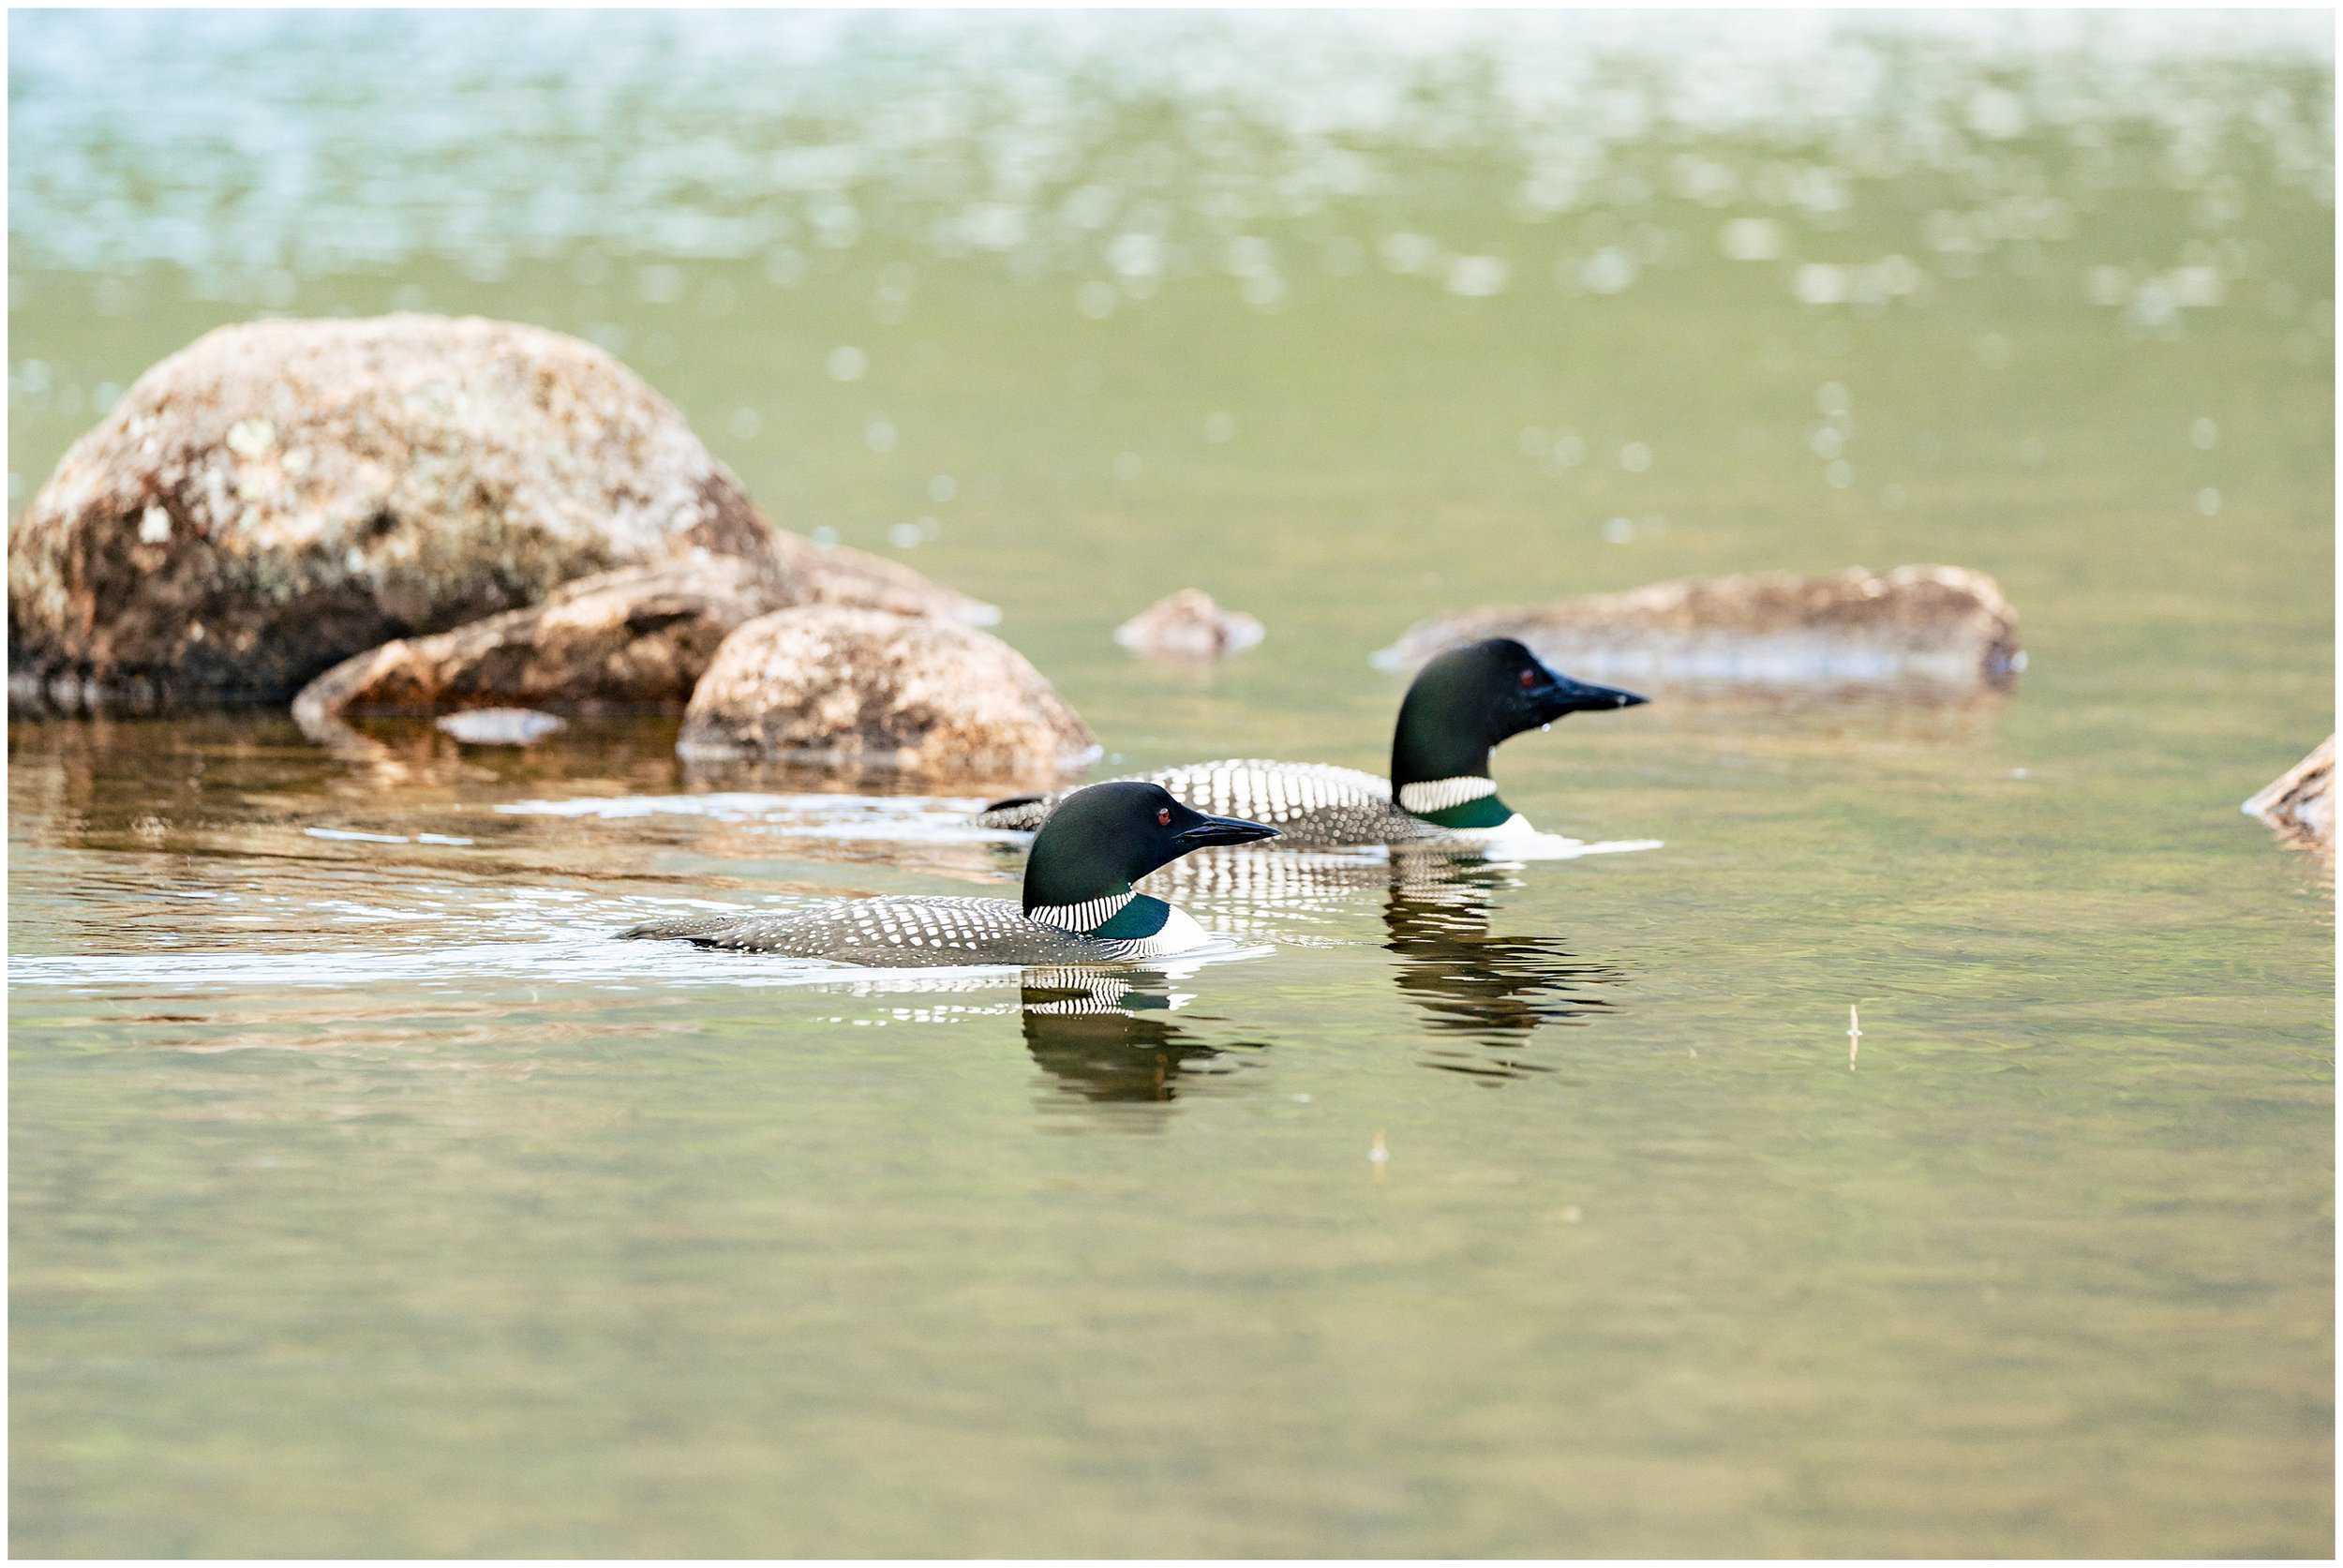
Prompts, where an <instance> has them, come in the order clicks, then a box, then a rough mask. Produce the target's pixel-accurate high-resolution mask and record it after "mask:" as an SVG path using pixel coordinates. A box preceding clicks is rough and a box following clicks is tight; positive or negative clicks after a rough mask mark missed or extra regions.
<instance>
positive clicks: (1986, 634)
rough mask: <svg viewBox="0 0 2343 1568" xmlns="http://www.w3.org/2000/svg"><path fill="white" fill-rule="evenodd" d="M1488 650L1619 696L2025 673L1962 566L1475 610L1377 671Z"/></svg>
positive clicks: (1450, 619) (1925, 682) (1436, 623)
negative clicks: (1510, 645)
mask: <svg viewBox="0 0 2343 1568" xmlns="http://www.w3.org/2000/svg"><path fill="white" fill-rule="evenodd" d="M1482 637H1517V638H1519V639H1520V640H1521V641H1522V642H1524V643H1526V644H1528V645H1529V646H1530V648H1531V649H1532V650H1534V651H1535V652H1536V653H1537V654H1538V656H1539V657H1541V658H1543V659H1545V661H1546V662H1547V663H1549V664H1552V665H1555V666H1556V667H1558V668H1560V669H1563V670H1567V671H1569V672H1570V673H1572V674H1574V675H1578V676H1583V677H1586V678H1589V679H1599V680H1617V681H1620V682H1622V683H1625V684H1634V683H1636V682H1644V683H1649V684H1651V685H1665V684H1681V685H1715V686H1779V687H1819V688H1828V687H1842V686H1849V687H1866V686H1875V687H1881V688H1896V687H1903V688H1910V689H1913V690H1914V691H1915V692H1918V693H1927V692H1931V691H1934V692H1958V691H1974V690H1978V689H1995V690H1997V689H2003V688H2007V687H2008V686H2010V685H2011V684H2013V683H2014V682H2015V680H2016V679H2017V675H2018V672H2019V671H2020V670H2021V669H2022V668H2023V667H2024V665H2025V654H2024V652H2023V651H2022V649H2021V647H2020V645H2019V641H2018V616H2017V612H2016V611H2015V610H2014V609H2012V608H2011V607H2010V605H2009V601H2008V600H2007V598H2005V597H2004V596H2003V594H2002V591H2001V588H2000V585H1998V584H1997V583H1995V582H1994V581H1993V579H1992V578H1991V577H1989V576H1986V575H1984V574H1983V573H1981V572H1972V571H1969V570H1967V569H1965V568H1963V567H1959V566H1899V567H1897V568H1896V569H1895V570H1893V571H1891V572H1885V573H1874V572H1871V571H1869V570H1866V569H1865V568H1862V567H1859V566H1858V567H1850V568H1848V569H1847V570H1846V571H1843V572H1834V573H1830V574H1828V575H1823V576H1799V575H1794V574H1790V573H1778V572H1768V573H1754V574H1751V575H1744V576H1729V577H1689V578H1684V579H1681V580H1679V581H1675V582H1664V583H1653V584H1650V585H1649V586H1648V587H1645V588H1638V589H1631V590H1627V591H1625V592H1622V593H1596V594H1588V595H1585V596H1583V597H1580V598H1574V599H1564V600H1560V601H1558V602H1556V603H1554V604H1550V605H1521V606H1512V607H1497V608H1486V609H1478V610H1469V611H1465V612H1463V613H1461V614H1457V615H1451V616H1442V617H1440V618H1438V619H1436V620H1426V621H1423V622H1421V623H1419V624H1417V625H1415V626H1413V627H1410V629H1409V630H1408V631H1407V632H1406V633H1405V634H1404V635H1402V636H1401V637H1400V638H1399V640H1398V641H1397V642H1395V643H1394V644H1393V645H1392V646H1391V647H1389V648H1387V649H1384V650H1382V651H1381V652H1380V653H1378V654H1376V655H1375V663H1376V664H1377V665H1378V666H1380V667H1381V668H1384V669H1392V670H1408V669H1413V668H1414V667H1415V666H1417V665H1421V664H1423V663H1424V661H1425V660H1426V659H1429V658H1430V657H1431V656H1432V655H1433V654H1435V653H1438V652H1440V650H1443V649H1447V648H1453V647H1455V646H1456V645H1457V644H1459V643H1465V642H1471V641H1474V640H1476V639H1479V638H1482Z"/></svg>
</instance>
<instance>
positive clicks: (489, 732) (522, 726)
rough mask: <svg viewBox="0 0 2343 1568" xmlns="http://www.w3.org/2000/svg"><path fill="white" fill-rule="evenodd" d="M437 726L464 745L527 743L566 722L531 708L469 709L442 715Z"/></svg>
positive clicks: (548, 733)
mask: <svg viewBox="0 0 2343 1568" xmlns="http://www.w3.org/2000/svg"><path fill="white" fill-rule="evenodd" d="M439 727H440V729H441V730H442V731H444V732H445V733H447V734H449V735H452V736H454V737H455V739H458V740H460V741H462V742H463V743H464V744H465V745H467V746H526V745H529V744H530V743H531V742H533V741H538V740H543V739H545V737H546V736H548V735H551V734H553V733H555V732H556V731H558V730H561V729H565V728H567V727H568V723H567V721H566V720H563V719H561V718H560V717H558V716H556V715H554V714H551V713H540V712H538V711H536V710H535V709H530V708H468V709H465V710H464V711H463V712H461V713H450V714H448V715H446V716H445V717H443V718H441V719H440V721H439Z"/></svg>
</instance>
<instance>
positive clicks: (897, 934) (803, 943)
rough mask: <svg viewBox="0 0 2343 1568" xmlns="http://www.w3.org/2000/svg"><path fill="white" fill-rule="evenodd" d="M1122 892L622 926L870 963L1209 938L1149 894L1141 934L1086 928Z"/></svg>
mask: <svg viewBox="0 0 2343 1568" xmlns="http://www.w3.org/2000/svg"><path fill="white" fill-rule="evenodd" d="M1142 897H1144V895H1142V894H1138V893H1123V894H1119V895H1116V896H1115V897H1112V898H1105V899H1095V900H1092V901H1091V902H1090V903H1082V904H1076V905H1071V906H1069V907H1067V908H1066V909H1037V910H1035V911H1034V914H1033V915H1032V916H1030V917H1029V916H1027V915H1026V914H1025V912H1024V911H1023V910H1022V909H1020V908H1019V907H1018V906H1017V905H1016V904H1013V903H1009V902H1007V900H1006V899H992V898H918V897H913V898H873V899H850V900H845V901H843V902H840V903H829V904H824V905H822V906H820V907H818V908H813V909H802V910H796V911H792V912H790V913H787V914H782V915H708V916H690V917H686V918H681V919H674V920H654V921H650V922H648V923H646V924H644V925H639V926H636V927H634V929H633V930H631V931H627V932H624V933H621V934H622V935H623V936H627V937H634V938H642V939H648V940H653V941H658V940H679V941H686V942H693V943H696V944H698V945H699V946H700V947H703V948H727V949H731V950H734V951H739V952H760V953H779V954H782V955H784V956H786V957H790V958H813V959H828V960H829V961H831V962H833V963H855V964H860V965H863V966H865V967H868V968H891V969H902V968H919V967H926V966H943V965H947V964H956V963H1016V964H1036V963H1071V964H1082V963H1134V962H1136V961H1139V960H1142V959H1149V958H1157V957H1161V956H1164V955H1167V954H1171V953H1179V952H1186V951H1187V950H1189V949H1190V948H1198V947H1201V946H1202V945H1203V944H1204V942H1205V941H1206V940H1208V938H1207V936H1206V933H1205V932H1204V930H1203V928H1202V927H1201V926H1199V925H1198V924H1197V923H1196V922H1195V920H1194V919H1192V918H1190V917H1189V916H1188V915H1187V913H1186V911H1184V910H1181V909H1177V908H1174V907H1173V906H1171V905H1170V904H1167V903H1162V901H1161V900H1157V899H1150V900H1148V901H1147V902H1148V903H1149V904H1150V905H1153V906H1156V907H1157V908H1159V909H1160V910H1161V911H1162V918H1161V923H1160V924H1159V925H1157V928H1156V929H1155V930H1154V931H1152V932H1150V933H1147V934H1145V935H1142V936H1119V937H1098V936H1089V935H1084V934H1082V928H1085V927H1091V926H1096V925H1099V924H1103V923H1104V922H1105V921H1106V920H1108V919H1111V918H1113V917H1114V916H1115V915H1117V914H1119V913H1120V912H1121V911H1122V910H1123V909H1124V908H1125V907H1126V906H1127V905H1129V904H1130V903H1132V902H1133V901H1134V900H1136V899H1140V898H1142Z"/></svg>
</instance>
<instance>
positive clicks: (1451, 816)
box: [977, 637, 1649, 845]
mask: <svg viewBox="0 0 2343 1568" xmlns="http://www.w3.org/2000/svg"><path fill="white" fill-rule="evenodd" d="M1648 700H1649V699H1648V698H1645V697H1640V696H1637V695H1636V694H1634V693H1633V692H1622V691H1619V690H1618V689H1616V688H1614V687H1610V686H1590V685H1588V684H1586V683H1585V682H1583V681H1577V680H1573V679H1570V677H1568V676H1566V675H1560V674H1558V673H1557V672H1555V671H1554V670H1551V669H1548V668H1547V667H1546V666H1545V664H1544V663H1543V662H1541V661H1540V660H1539V658H1538V656H1537V655H1536V654H1534V653H1532V652H1530V650H1528V649H1527V648H1524V647H1523V646H1522V645H1521V644H1520V643H1518V642H1515V640H1514V639H1513V638H1511V637H1491V638H1489V639H1487V640H1486V641H1484V642H1476V643H1468V644H1466V645H1465V646H1463V647H1461V648H1454V649H1451V650H1448V651H1447V652H1445V653H1442V654H1440V656H1439V657H1438V658H1436V659H1434V660H1432V661H1431V662H1430V663H1429V664H1427V665H1425V666H1424V668H1423V669H1422V670H1421V671H1419V672H1418V673H1417V675H1416V678H1415V681H1414V683H1413V684H1412V685H1410V687H1409V688H1408V694H1407V696H1406V698H1405V699H1404V700H1402V701H1401V703H1400V704H1399V722H1398V724H1397V725H1396V726H1395V728H1394V730H1393V732H1392V740H1391V777H1390V778H1389V779H1388V780H1384V779H1379V778H1377V777H1376V776H1375V775H1374V774H1372V773H1366V772H1361V771H1360V770H1359V769H1355V768H1333V767H1328V766H1325V765H1323V764H1321V763H1308V762H1264V761H1260V760H1258V759H1255V758H1250V757H1243V758H1235V759H1231V760H1228V761H1222V762H1193V763H1188V764H1186V766H1184V767H1179V768H1167V769H1162V770H1161V771H1159V772H1155V773H1148V774H1144V775H1142V778H1143V779H1144V780H1145V781H1146V782H1148V783H1150V784H1161V785H1162V786H1163V787H1165V788H1166V789H1169V790H1171V792H1172V793H1174V794H1176V795H1178V796H1179V797H1180V798H1181V799H1186V800H1193V801H1195V802H1196V803H1197V804H1198V805H1200V806H1202V807H1204V808H1205V809H1207V810H1210V811H1216V812H1217V811H1225V812H1233V813H1237V814H1242V815H1244V816H1248V817H1258V818H1260V819H1261V821H1263V822H1270V823H1275V824H1276V827H1277V829H1278V831H1279V832H1280V833H1281V834H1283V835H1284V837H1285V839H1286V840H1287V842H1288V843H1290V844H1307V845H1336V844H1397V843H1407V842H1410V841H1414V840H1425V839H1441V838H1467V837H1474V838H1477V837H1486V836H1490V835H1493V834H1498V833H1514V832H1520V831H1523V830H1526V829H1528V827H1529V823H1528V822H1527V821H1525V820H1524V819H1523V818H1522V816H1521V814H1519V813H1517V812H1515V810H1514V809H1513V808H1512V807H1511V806H1508V805H1507V804H1505V802H1504V801H1502V800H1500V799H1498V795H1497V784H1496V781H1495V780H1493V779H1491V778H1490V777H1489V750H1490V748H1491V747H1493V746H1495V745H1496V744H1497V743H1498V742H1499V741H1500V740H1504V739H1508V738H1509V737H1512V736H1515V735H1519V734H1520V733H1521V732H1522V731H1523V730H1525V729H1532V728H1536V727H1538V726H1541V725H1544V724H1551V723H1553V722H1554V721H1555V720H1556V719H1559V718H1561V717H1562V716H1563V715H1564V714H1567V713H1579V712H1586V711H1589V710H1592V711H1608V710H1609V709H1617V708H1634V707H1635V706H1637V705H1638V704H1641V703H1643V702H1646V701H1648ZM1067 799H1072V797H1071V796H1064V795H1023V796H1018V797H1016V798H1014V799H1007V800H996V801H994V802H993V803H992V805H990V806H987V807H986V808H985V809H984V810H983V811H982V812H981V813H979V814H977V822H978V823H979V824H980V825H981V826H984V827H987V828H1007V829H1033V828H1037V827H1039V826H1040V825H1041V824H1042V823H1043V822H1044V821H1045V820H1047V819H1048V817H1049V816H1050V814H1051V812H1052V808H1055V807H1057V806H1058V803H1059V802H1060V801H1061V800H1067Z"/></svg>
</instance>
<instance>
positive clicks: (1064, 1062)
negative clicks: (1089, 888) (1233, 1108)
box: [1020, 968, 1264, 1103]
mask: <svg viewBox="0 0 2343 1568" xmlns="http://www.w3.org/2000/svg"><path fill="white" fill-rule="evenodd" d="M1021 1000H1022V1008H1020V1011H1021V1013H1022V1018H1023V1022H1024V1031H1025V1049H1026V1050H1028V1051H1030V1052H1031V1053H1033V1059H1034V1060H1035V1061H1036V1062H1037V1063H1038V1064H1039V1065H1040V1066H1041V1067H1042V1068H1044V1069H1045V1070H1047V1071H1048V1072H1049V1073H1051V1074H1052V1076H1053V1077H1055V1078H1056V1079H1058V1081H1059V1086H1060V1089H1061V1091H1062V1092H1064V1093H1067V1094H1072V1095H1079V1096H1081V1097H1082V1098H1083V1099H1085V1100H1089V1101H1093V1102H1116V1101H1122V1102H1136V1103H1161V1102H1164V1101H1169V1100H1172V1099H1177V1098H1179V1097H1180V1095H1181V1093H1182V1091H1183V1089H1184V1088H1186V1087H1188V1086H1191V1085H1193V1084H1194V1083H1196V1082H1197V1081H1198V1080H1199V1079H1201V1078H1207V1077H1225V1076H1227V1075H1228V1074H1230V1073H1232V1072H1236V1071H1239V1070H1242V1068H1243V1067H1244V1066H1245V1065H1246V1064H1245V1059H1244V1058H1243V1057H1237V1056H1231V1055H1229V1054H1228V1053H1229V1052H1231V1051H1257V1050H1261V1049H1264V1047H1263V1046H1262V1045H1261V1043H1260V1042H1256V1041H1246V1040H1236V1041H1231V1042H1229V1044H1227V1045H1207V1044H1206V1043H1204V1042H1203V1041H1202V1040H1201V1039H1200V1038H1197V1037H1196V1035H1195V1034H1194V1033H1193V1032H1192V1031H1190V1030H1187V1029H1184V1028H1182V1027H1181V1026H1180V1025H1179V1024H1178V1023H1173V1022H1172V1020H1171V1014H1172V1013H1173V1012H1174V1011H1175V1010H1176V1009H1178V1008H1180V1007H1182V1006H1183V1005H1185V1004H1186V1002H1187V1001H1188V998H1187V997H1186V996H1185V995H1182V994H1178V993H1173V992H1172V991H1171V987H1170V985H1169V983H1168V982H1167V981H1166V980H1165V979H1164V978H1163V977H1162V976H1160V975H1156V974H1152V973H1148V972H1146V971H1139V972H1136V973H1123V974H1102V973H1099V972H1097V971H1095V970H1081V969H1071V968H1060V969H1034V970H1029V971H1027V973H1026V975H1025V978H1024V984H1023V986H1022V997H1021Z"/></svg>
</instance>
